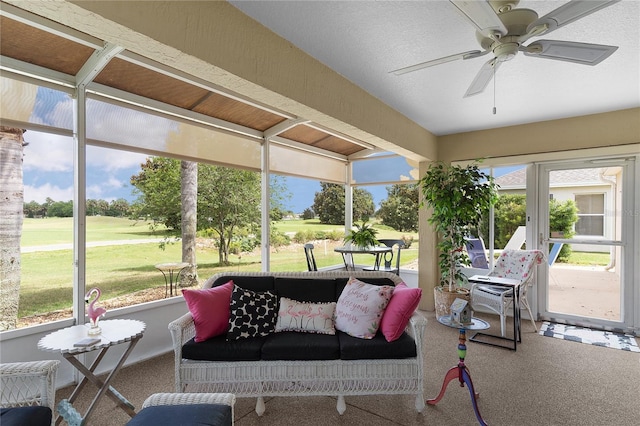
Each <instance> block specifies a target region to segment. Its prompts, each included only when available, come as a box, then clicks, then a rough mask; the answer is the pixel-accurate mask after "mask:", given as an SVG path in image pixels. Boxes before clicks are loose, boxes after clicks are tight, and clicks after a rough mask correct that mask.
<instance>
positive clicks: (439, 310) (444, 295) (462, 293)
mask: <svg viewBox="0 0 640 426" xmlns="http://www.w3.org/2000/svg"><path fill="white" fill-rule="evenodd" d="M433 297H434V299H435V301H436V318H439V317H442V316H449V315H450V314H451V310H450V308H451V304H452V303H453V301H454V300H456V299H464V300H466V301H467V302H470V301H471V294H470V293H469V290H468V289H466V288H457V289H456V290H454V291H453V292H450V291H449V289H448V288H445V287H436V288H434V289H433Z"/></svg>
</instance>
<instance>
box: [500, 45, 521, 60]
mask: <svg viewBox="0 0 640 426" xmlns="http://www.w3.org/2000/svg"><path fill="white" fill-rule="evenodd" d="M519 49H520V45H519V44H518V43H502V44H500V45H498V46H496V47H495V49H493V54H494V55H496V59H497V60H498V61H500V62H506V61H510V60H512V59H513V58H515V56H516V54H517V53H518V50H519Z"/></svg>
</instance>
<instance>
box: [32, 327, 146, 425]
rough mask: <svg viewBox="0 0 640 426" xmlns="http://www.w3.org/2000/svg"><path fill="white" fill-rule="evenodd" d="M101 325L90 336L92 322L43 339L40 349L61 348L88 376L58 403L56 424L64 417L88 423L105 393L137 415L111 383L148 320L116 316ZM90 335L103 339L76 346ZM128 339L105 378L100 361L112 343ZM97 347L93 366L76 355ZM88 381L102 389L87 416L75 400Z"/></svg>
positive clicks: (116, 343) (81, 371) (63, 330)
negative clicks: (99, 373) (98, 370)
mask: <svg viewBox="0 0 640 426" xmlns="http://www.w3.org/2000/svg"><path fill="white" fill-rule="evenodd" d="M100 327H101V328H102V333H101V334H99V335H95V336H89V335H88V334H87V331H88V330H89V325H88V324H87V325H74V326H72V327H67V328H63V329H62V330H58V331H54V332H53V333H50V334H48V335H46V336H45V337H43V338H42V339H40V341H39V342H38V348H39V349H41V350H43V351H48V352H60V353H61V354H62V356H63V357H64V359H66V360H67V361H69V363H71V365H73V367H74V368H75V369H76V370H78V371H79V372H80V373H82V375H83V376H84V377H83V379H82V380H81V381H80V382H79V383H78V385H77V386H76V388H75V389H74V390H73V392H72V393H71V396H70V397H69V399H68V400H67V399H64V400H62V401H60V403H58V406H57V407H56V408H57V410H58V417H57V418H56V425H57V424H60V422H61V421H62V419H64V420H65V421H66V422H67V423H68V424H69V425H73V426H76V425H77V426H82V425H85V424H88V422H89V418H90V416H91V413H92V412H93V410H94V408H95V407H96V404H97V403H98V401H99V400H100V398H102V397H103V396H104V395H105V394H106V395H107V396H109V397H110V398H111V399H112V400H114V401H115V402H116V404H117V406H118V407H120V408H121V409H122V410H123V411H124V412H125V413H127V414H128V415H129V416H131V417H133V416H135V415H136V412H135V408H134V406H133V405H132V404H131V403H130V402H129V401H127V399H126V398H125V397H124V396H122V395H121V394H120V393H119V392H118V391H116V390H115V389H114V388H113V387H112V386H111V385H110V383H111V381H112V380H113V379H114V378H115V376H116V374H117V373H118V371H119V370H120V368H121V367H122V366H123V365H124V362H125V361H126V359H127V357H128V356H129V354H130V353H131V351H132V350H133V348H134V347H135V345H136V343H138V341H139V340H140V339H141V338H142V335H143V333H144V329H145V327H146V324H145V323H144V322H142V321H137V320H129V319H114V320H105V321H101V322H100ZM87 337H92V338H96V339H99V342H96V343H95V344H92V345H90V346H82V347H78V346H75V344H77V343H78V342H79V341H81V340H83V339H86V338H87ZM126 342H128V343H129V345H128V346H127V348H126V350H125V351H124V353H123V354H122V356H121V357H120V359H119V361H118V363H117V364H116V366H115V367H114V368H113V370H112V371H111V372H110V373H109V375H108V376H107V378H106V379H105V380H104V381H102V380H101V379H100V378H98V377H97V376H96V375H95V374H94V371H95V370H96V368H97V367H98V364H100V361H102V359H103V358H104V356H105V355H106V353H107V351H108V350H109V348H110V347H112V346H115V345H119V344H121V343H126ZM96 350H100V353H98V355H97V357H96V359H95V361H93V363H92V364H91V366H90V367H89V368H87V367H86V366H85V365H84V364H82V362H80V360H78V358H76V357H77V356H78V355H80V354H83V353H87V352H92V351H96ZM87 382H91V383H93V384H94V385H95V386H96V387H97V388H98V393H97V394H96V396H95V397H94V399H93V401H91V405H89V408H88V409H87V412H86V413H85V414H84V417H83V416H81V415H80V413H79V412H78V411H77V410H76V409H75V408H74V407H73V401H75V400H76V398H77V397H78V395H79V394H80V392H81V391H82V389H83V388H84V386H85V385H86V384H87Z"/></svg>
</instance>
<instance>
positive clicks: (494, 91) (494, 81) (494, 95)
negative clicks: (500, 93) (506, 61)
mask: <svg viewBox="0 0 640 426" xmlns="http://www.w3.org/2000/svg"><path fill="white" fill-rule="evenodd" d="M493 115H496V64H493Z"/></svg>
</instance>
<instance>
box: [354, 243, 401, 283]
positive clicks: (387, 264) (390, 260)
mask: <svg viewBox="0 0 640 426" xmlns="http://www.w3.org/2000/svg"><path fill="white" fill-rule="evenodd" d="M378 241H379V242H380V244H383V245H385V246H387V247H392V248H395V253H394V252H393V250H392V251H390V252H387V253H385V254H384V258H383V259H382V262H383V264H381V265H374V266H372V267H367V268H363V270H365V271H385V272H391V273H393V274H396V275H400V251H401V250H402V249H403V248H404V241H402V240H393V239H380V240H378ZM394 259H395V262H394Z"/></svg>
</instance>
